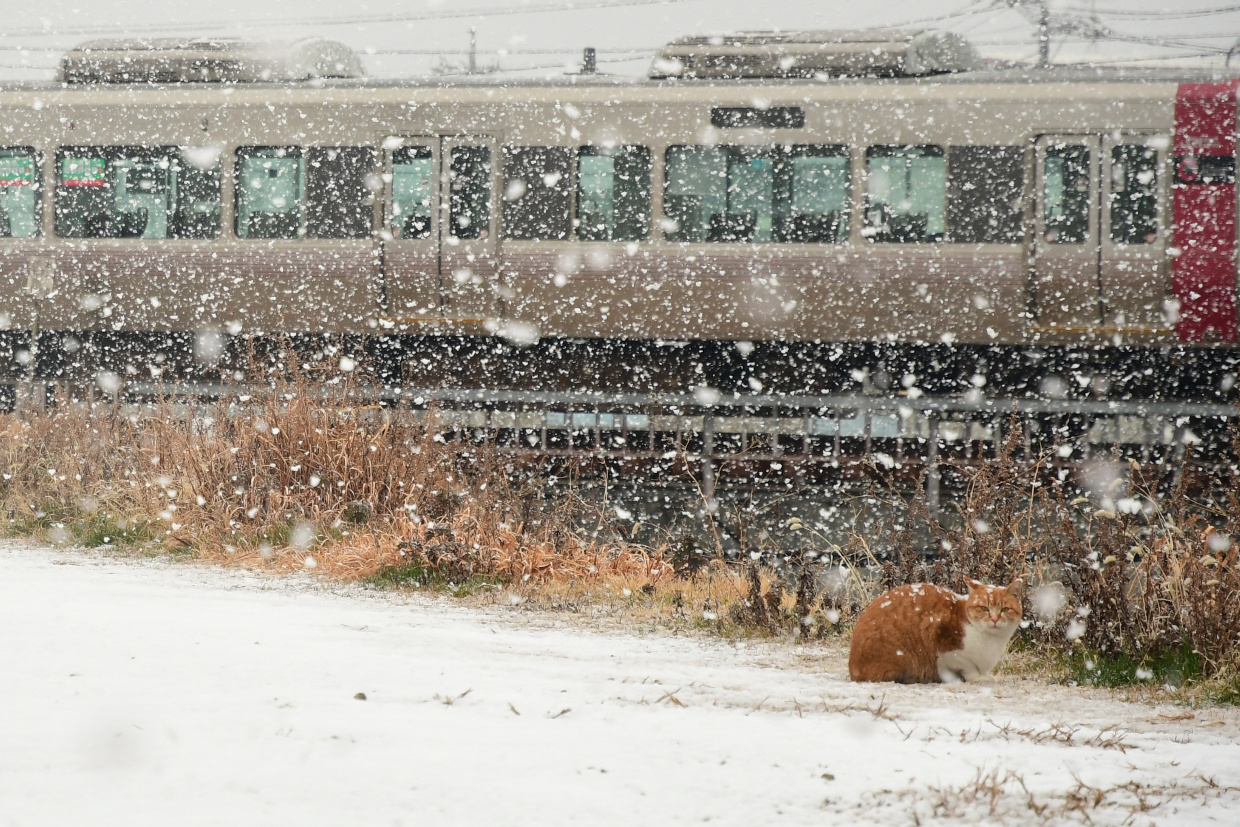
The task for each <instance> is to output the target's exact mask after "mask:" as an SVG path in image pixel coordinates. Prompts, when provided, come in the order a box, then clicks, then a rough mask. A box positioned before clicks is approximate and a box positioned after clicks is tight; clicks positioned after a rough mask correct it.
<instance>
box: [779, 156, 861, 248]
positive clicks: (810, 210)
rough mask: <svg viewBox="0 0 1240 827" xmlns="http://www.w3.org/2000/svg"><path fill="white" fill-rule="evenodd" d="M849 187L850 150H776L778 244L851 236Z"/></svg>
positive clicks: (829, 241)
mask: <svg viewBox="0 0 1240 827" xmlns="http://www.w3.org/2000/svg"><path fill="white" fill-rule="evenodd" d="M848 184H849V170H848V150H847V148H845V147H842V146H792V147H788V148H785V149H784V150H783V151H779V152H776V154H775V187H774V193H773V197H772V211H773V219H772V225H773V226H772V235H773V238H774V240H775V241H789V242H801V243H806V242H811V243H812V242H827V243H831V242H837V241H843V240H844V239H846V238H848V200H849V186H848Z"/></svg>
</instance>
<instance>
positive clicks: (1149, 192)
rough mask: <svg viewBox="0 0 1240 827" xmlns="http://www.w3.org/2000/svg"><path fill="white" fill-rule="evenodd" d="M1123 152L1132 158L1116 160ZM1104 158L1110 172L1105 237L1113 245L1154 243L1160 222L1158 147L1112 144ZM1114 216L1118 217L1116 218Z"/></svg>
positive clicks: (1138, 245)
mask: <svg viewBox="0 0 1240 827" xmlns="http://www.w3.org/2000/svg"><path fill="white" fill-rule="evenodd" d="M1123 155H1131V156H1133V157H1130V158H1127V159H1123V160H1122V161H1121V162H1119V163H1117V158H1120V157H1121V156H1123ZM1137 156H1140V157H1137ZM1106 158H1107V165H1108V173H1109V175H1110V179H1109V181H1108V182H1107V184H1108V186H1107V198H1106V203H1107V215H1106V218H1107V225H1108V229H1107V237H1108V238H1109V239H1110V241H1111V243H1112V244H1114V245H1117V246H1121V247H1144V246H1148V245H1151V244H1155V243H1157V242H1158V239H1159V233H1160V226H1159V225H1160V224H1161V222H1160V221H1159V209H1158V200H1159V198H1158V197H1159V186H1160V183H1161V182H1160V180H1159V177H1160V175H1162V165H1163V164H1162V158H1161V157H1160V153H1159V151H1158V149H1157V147H1154V146H1150V145H1149V144H1145V143H1118V144H1113V145H1112V146H1111V147H1110V152H1108V153H1106ZM1134 193H1135V194H1134ZM1117 207H1118V208H1117ZM1124 207H1127V209H1124ZM1117 217H1119V219H1120V220H1118V221H1117V220H1116V219H1117Z"/></svg>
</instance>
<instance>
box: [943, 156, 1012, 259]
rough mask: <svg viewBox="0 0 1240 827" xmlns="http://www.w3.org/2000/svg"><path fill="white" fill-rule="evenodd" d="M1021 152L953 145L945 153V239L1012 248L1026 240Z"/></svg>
mask: <svg viewBox="0 0 1240 827" xmlns="http://www.w3.org/2000/svg"><path fill="white" fill-rule="evenodd" d="M1024 159H1025V150H1024V148H1023V147H1019V146H953V147H951V148H950V149H948V151H947V240H948V241H954V242H958V243H967V244H1016V243H1019V242H1020V241H1022V240H1024V237H1025V228H1024V218H1025V207H1024V188H1025V165H1024Z"/></svg>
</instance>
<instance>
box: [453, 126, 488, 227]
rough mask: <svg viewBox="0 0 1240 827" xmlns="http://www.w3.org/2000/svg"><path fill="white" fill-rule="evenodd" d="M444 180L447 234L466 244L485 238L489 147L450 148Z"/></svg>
mask: <svg viewBox="0 0 1240 827" xmlns="http://www.w3.org/2000/svg"><path fill="white" fill-rule="evenodd" d="M448 180H449V184H450V186H451V192H450V194H449V198H448V223H449V225H450V226H449V232H451V234H452V236H453V237H454V238H460V239H466V240H469V239H481V238H486V237H487V235H488V233H490V231H491V230H490V225H491V149H490V147H485V146H454V147H452V153H451V160H450V161H449V165H448Z"/></svg>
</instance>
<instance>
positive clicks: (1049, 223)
mask: <svg viewBox="0 0 1240 827" xmlns="http://www.w3.org/2000/svg"><path fill="white" fill-rule="evenodd" d="M1095 151H1100V150H1098V148H1097V147H1096V146H1095V145H1094V143H1057V144H1052V145H1048V146H1047V147H1046V150H1045V152H1044V153H1043V155H1042V158H1041V164H1042V169H1041V170H1040V178H1041V188H1040V189H1041V191H1040V192H1039V193H1038V194H1037V196H1038V199H1039V203H1040V204H1041V207H1042V214H1041V216H1040V217H1039V219H1040V221H1041V228H1042V229H1041V231H1042V236H1043V240H1044V241H1045V243H1047V244H1052V245H1055V246H1071V245H1080V244H1089V243H1091V239H1092V240H1094V241H1095V242H1096V239H1097V236H1095V234H1094V218H1095V214H1094V211H1095V208H1096V205H1095V201H1094V198H1095V197H1096V193H1095V189H1096V187H1097V183H1096V182H1095V181H1094V180H1093V176H1094V165H1095V164H1096V163H1098V159H1096V158H1094V157H1093V153H1094V152H1095ZM1068 155H1076V156H1079V158H1078V159H1077V160H1076V161H1074V162H1073V163H1075V165H1076V167H1078V169H1076V171H1075V172H1074V173H1073V174H1074V175H1075V176H1076V178H1075V181H1076V183H1075V184H1074V185H1073V186H1072V187H1070V188H1069V186H1068V179H1067V175H1068V172H1069V167H1068V164H1067V162H1066V161H1065V160H1064V159H1065V158H1066V157H1067V156H1068ZM1051 161H1059V162H1060V169H1058V170H1057V171H1052V165H1051ZM1082 176H1083V177H1082ZM1057 179H1058V185H1056V184H1055V181H1056V180H1057ZM1082 182H1083V183H1084V184H1085V186H1083V187H1082V186H1080V184H1081V183H1082ZM1053 190H1054V193H1052V191H1053ZM1069 210H1070V211H1071V214H1070V213H1069Z"/></svg>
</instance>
